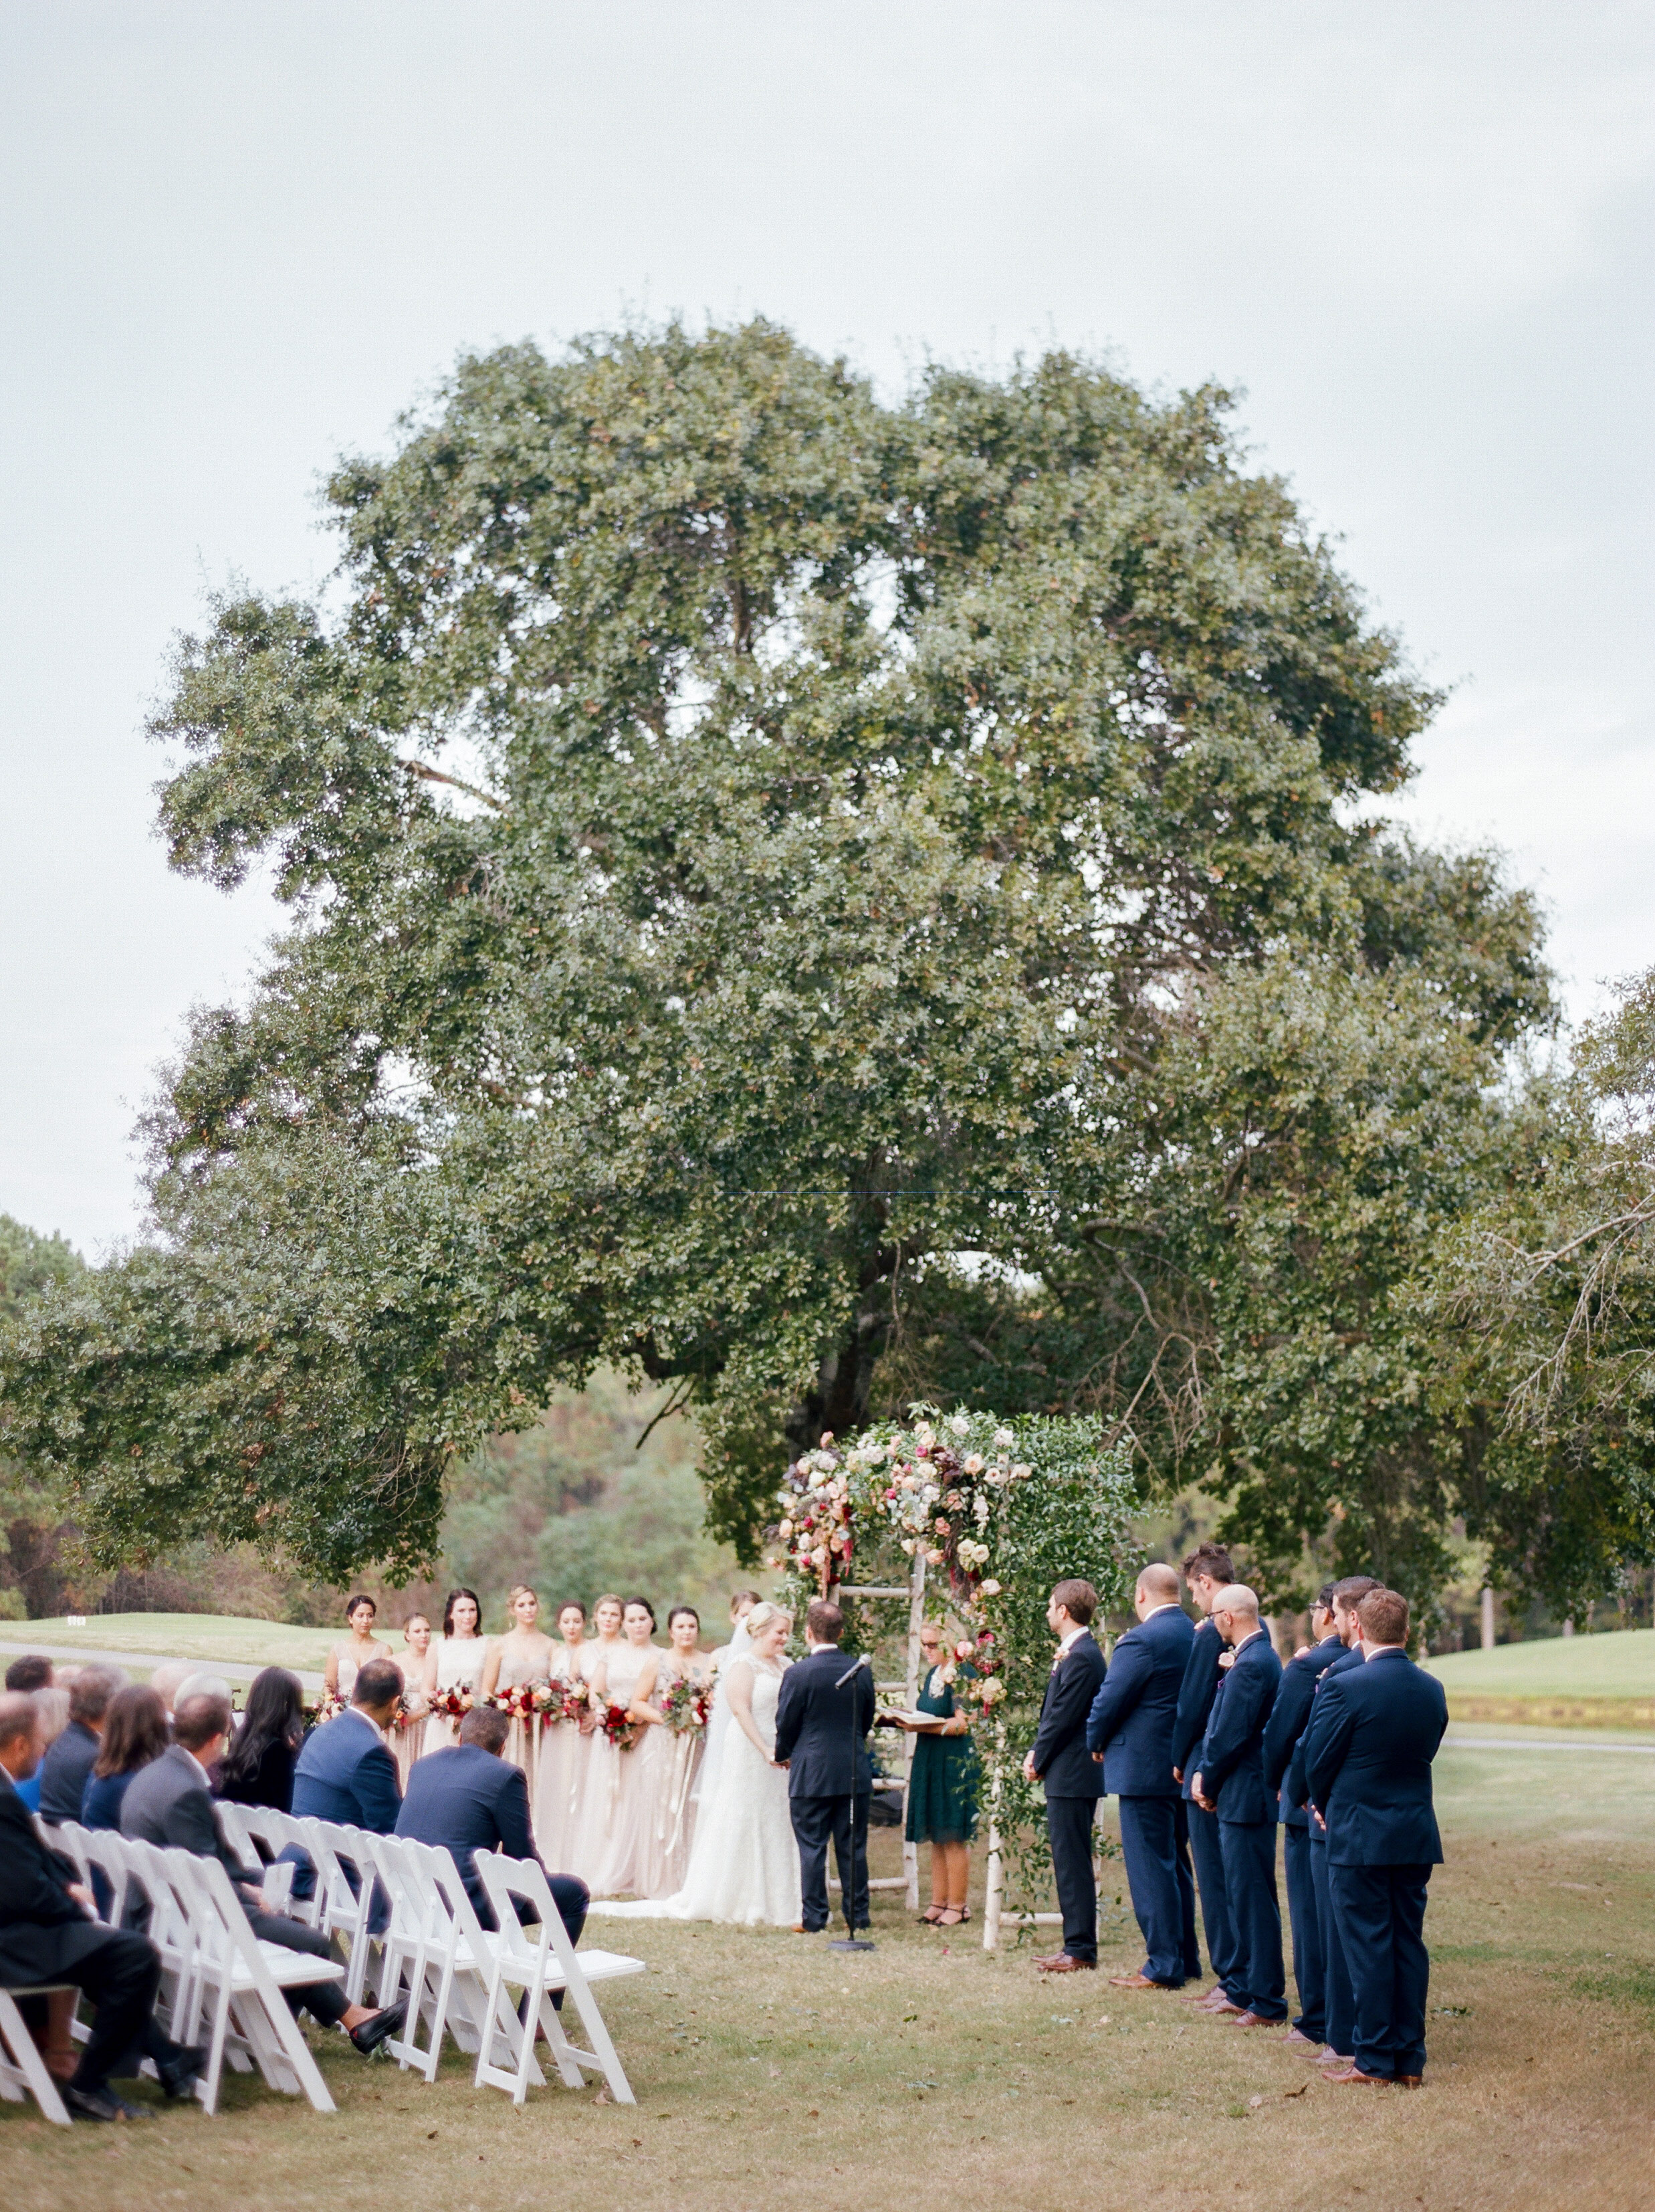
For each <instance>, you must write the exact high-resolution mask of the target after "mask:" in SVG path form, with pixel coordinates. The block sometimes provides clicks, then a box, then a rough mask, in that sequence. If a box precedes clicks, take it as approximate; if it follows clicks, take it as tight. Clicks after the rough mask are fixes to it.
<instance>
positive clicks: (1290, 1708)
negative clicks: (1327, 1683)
mask: <svg viewBox="0 0 1655 2212" xmlns="http://www.w3.org/2000/svg"><path fill="white" fill-rule="evenodd" d="M1343 1650H1344V1646H1343V1644H1341V1643H1340V1641H1339V1639H1338V1638H1337V1636H1327V1637H1324V1638H1323V1639H1322V1641H1321V1642H1320V1643H1319V1644H1315V1645H1313V1646H1312V1649H1311V1650H1308V1651H1299V1652H1295V1653H1294V1656H1293V1657H1292V1658H1291V1659H1289V1660H1288V1663H1287V1665H1286V1667H1285V1668H1283V1669H1282V1686H1281V1688H1280V1689H1279V1690H1278V1691H1277V1692H1276V1703H1275V1704H1274V1705H1272V1706H1271V1708H1270V1726H1269V1727H1268V1728H1267V1729H1265V1730H1264V1787H1265V1789H1266V1790H1276V1792H1277V1793H1278V1795H1277V1802H1278V1804H1279V1806H1280V1808H1281V1814H1282V1820H1284V1821H1285V1822H1286V1824H1287V1826H1288V1827H1289V1828H1303V1827H1307V1826H1309V1824H1310V1815H1309V1814H1308V1813H1306V1810H1305V1793H1304V1791H1303V1790H1300V1792H1299V1794H1298V1795H1297V1796H1294V1794H1293V1792H1292V1791H1291V1790H1289V1789H1288V1788H1287V1787H1286V1786H1285V1785H1286V1777H1287V1773H1288V1768H1289V1767H1290V1766H1291V1765H1292V1764H1293V1754H1294V1752H1295V1751H1296V1750H1297V1749H1298V1747H1299V1739H1300V1736H1301V1735H1303V1734H1304V1732H1305V1728H1306V1723H1308V1721H1309V1719H1310V1706H1311V1700H1312V1699H1313V1698H1314V1697H1315V1695H1316V1684H1317V1681H1318V1680H1319V1677H1320V1675H1321V1672H1322V1669H1323V1668H1325V1667H1331V1665H1332V1663H1333V1662H1334V1661H1335V1660H1336V1659H1337V1657H1338V1656H1339V1655H1340V1654H1341V1652H1343Z"/></svg>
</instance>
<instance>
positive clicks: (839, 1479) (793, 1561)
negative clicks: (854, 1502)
mask: <svg viewBox="0 0 1655 2212" xmlns="http://www.w3.org/2000/svg"><path fill="white" fill-rule="evenodd" d="M776 1497H777V1501H778V1503H779V1504H780V1506H781V1509H782V1512H781V1518H780V1519H779V1521H777V1522H774V1523H773V1525H772V1526H771V1528H769V1530H768V1531H767V1534H769V1536H770V1537H771V1539H772V1541H774V1542H776V1543H778V1544H779V1545H780V1547H781V1550H780V1552H779V1553H778V1554H777V1555H776V1556H775V1557H774V1558H773V1559H772V1560H771V1562H770V1564H771V1565H772V1566H774V1567H789V1568H791V1570H792V1571H793V1573H794V1574H796V1575H797V1576H798V1577H799V1579H800V1580H801V1581H802V1582H807V1583H809V1582H813V1583H815V1584H816V1585H817V1586H818V1588H819V1589H822V1590H823V1591H826V1590H827V1588H828V1586H829V1584H830V1583H836V1582H842V1581H843V1580H844V1572H845V1569H846V1567H848V1566H849V1565H850V1563H851V1554H852V1552H853V1551H854V1550H855V1549H856V1537H855V1533H854V1530H853V1528H852V1521H851V1480H850V1474H849V1473H848V1471H847V1469H846V1463H845V1461H844V1458H843V1456H842V1455H841V1454H840V1453H839V1452H837V1451H835V1450H834V1438H833V1433H832V1431H827V1432H826V1433H825V1434H824V1435H823V1437H822V1439H821V1445H820V1447H819V1448H818V1449H816V1450H815V1451H808V1452H804V1453H802V1454H801V1455H800V1456H799V1457H798V1458H797V1460H795V1461H794V1462H793V1464H792V1466H791V1467H790V1468H788V1470H787V1473H786V1474H785V1476H784V1477H783V1478H782V1483H781V1487H780V1489H779V1491H778V1492H776Z"/></svg>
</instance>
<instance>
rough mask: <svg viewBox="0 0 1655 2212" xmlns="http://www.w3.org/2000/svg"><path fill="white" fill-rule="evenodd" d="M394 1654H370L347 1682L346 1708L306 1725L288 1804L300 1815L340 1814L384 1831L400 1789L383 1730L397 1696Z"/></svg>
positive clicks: (393, 1820)
mask: <svg viewBox="0 0 1655 2212" xmlns="http://www.w3.org/2000/svg"><path fill="white" fill-rule="evenodd" d="M402 1694H403V1678H402V1675H401V1674H400V1672H399V1671H398V1669H397V1662H396V1661H395V1660H394V1659H389V1658H386V1659H370V1660H369V1661H368V1662H367V1665H366V1666H364V1667H362V1668H359V1669H358V1670H357V1672H356V1674H355V1677H354V1679H353V1680H352V1683H351V1692H350V1711H349V1712H345V1713H339V1714H336V1716H335V1717H334V1718H333V1719H332V1720H330V1721H324V1722H323V1723H322V1725H321V1727H320V1728H319V1729H312V1731H311V1733H310V1735H309V1736H308V1737H307V1738H306V1742H305V1747H304V1749H303V1750H302V1751H301V1752H300V1754H299V1764H298V1765H297V1766H296V1767H295V1768H294V1777H293V1810H294V1817H295V1818H296V1819H299V1820H343V1822H345V1823H346V1825H347V1826H350V1827H353V1828H367V1829H368V1830H369V1831H370V1832H372V1833H373V1834H374V1835H376V1836H388V1835H389V1834H390V1833H391V1830H392V1829H393V1828H394V1827H395V1826H396V1825H397V1810H398V1808H399V1807H400V1806H401V1804H402V1791H401V1790H400V1789H399V1788H398V1787H397V1762H396V1760H395V1759H393V1758H392V1757H391V1753H390V1752H389V1751H388V1750H387V1749H386V1747H385V1729H388V1728H389V1727H390V1725H391V1718H392V1716H393V1715H394V1714H395V1712H396V1711H397V1705H398V1704H399V1703H400V1702H401V1699H402Z"/></svg>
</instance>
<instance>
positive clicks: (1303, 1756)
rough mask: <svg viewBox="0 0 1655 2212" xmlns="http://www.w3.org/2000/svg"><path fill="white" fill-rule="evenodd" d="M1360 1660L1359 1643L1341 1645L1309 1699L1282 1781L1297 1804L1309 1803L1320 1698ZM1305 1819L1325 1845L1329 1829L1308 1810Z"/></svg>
mask: <svg viewBox="0 0 1655 2212" xmlns="http://www.w3.org/2000/svg"><path fill="white" fill-rule="evenodd" d="M1333 1641H1334V1642H1335V1643H1336V1644H1338V1643H1339V1639H1338V1638H1337V1636H1336V1637H1335V1638H1334V1639H1333ZM1361 1663H1362V1653H1361V1647H1360V1645H1359V1646H1358V1647H1357V1649H1356V1650H1355V1651H1348V1650H1346V1649H1345V1647H1344V1645H1343V1644H1339V1648H1338V1650H1337V1651H1336V1652H1335V1653H1334V1655H1333V1656H1332V1658H1331V1659H1330V1660H1329V1662H1328V1663H1327V1665H1326V1666H1325V1667H1324V1668H1323V1669H1322V1671H1321V1673H1320V1674H1318V1676H1317V1677H1316V1683H1315V1689H1314V1692H1313V1694H1312V1698H1311V1701H1310V1718H1309V1719H1308V1720H1306V1723H1305V1724H1304V1726H1303V1728H1301V1729H1300V1731H1299V1741H1298V1742H1297V1743H1296V1744H1295V1745H1294V1747H1293V1756H1292V1757H1291V1758H1290V1759H1288V1771H1287V1774H1286V1776H1285V1778H1284V1779H1283V1781H1282V1796H1284V1797H1288V1798H1290V1799H1291V1800H1292V1802H1294V1804H1295V1805H1304V1806H1306V1807H1307V1806H1308V1804H1309V1802H1310V1770H1309V1766H1308V1764H1307V1759H1308V1753H1309V1751H1310V1724H1311V1722H1312V1721H1313V1720H1314V1719H1315V1717H1316V1707H1317V1704H1318V1701H1319V1699H1320V1697H1321V1694H1322V1692H1323V1691H1324V1690H1325V1688H1326V1687H1327V1686H1328V1684H1329V1682H1331V1680H1332V1679H1333V1677H1334V1675H1336V1674H1338V1673H1339V1672H1340V1671H1341V1670H1342V1669H1343V1668H1347V1667H1360V1666H1361ZM1306 1820H1309V1814H1308V1813H1306ZM1309 1828H1310V1840H1311V1841H1312V1843H1313V1844H1325V1842H1326V1841H1327V1831H1326V1829H1325V1828H1324V1827H1322V1826H1319V1823H1318V1822H1316V1821H1315V1820H1309Z"/></svg>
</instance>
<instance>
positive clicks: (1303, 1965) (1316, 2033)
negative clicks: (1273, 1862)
mask: <svg viewBox="0 0 1655 2212" xmlns="http://www.w3.org/2000/svg"><path fill="white" fill-rule="evenodd" d="M1310 1627H1311V1633H1312V1636H1314V1638H1316V1641H1315V1643H1314V1644H1312V1646H1311V1648H1310V1649H1309V1650H1308V1651H1300V1652H1297V1653H1295V1654H1294V1657H1293V1658H1292V1659H1290V1660H1289V1661H1288V1664H1287V1666H1286V1667H1285V1668H1283V1670H1282V1686H1281V1688H1280V1689H1279V1690H1278V1691H1277V1692H1276V1703H1275V1705H1273V1706H1272V1707H1271V1709H1270V1725H1269V1727H1268V1728H1267V1729H1265V1730H1264V1787H1265V1788H1266V1789H1267V1790H1275V1791H1276V1801H1277V1803H1278V1804H1279V1806H1280V1808H1281V1817H1282V1858H1283V1861H1284V1869H1283V1870H1284V1872H1285V1874H1286V1875H1287V1890H1288V1920H1289V1921H1290V1923H1292V1927H1293V1978H1294V1984H1296V1986H1297V1988H1298V1991H1299V2017H1298V2019H1297V2020H1295V2021H1294V2023H1293V2025H1292V2027H1290V2028H1289V2029H1288V2033H1287V2041H1288V2042H1289V2043H1296V2044H1303V2045H1306V2046H1307V2047H1308V2048H1309V2049H1310V2050H1312V2051H1319V2050H1320V2049H1321V2048H1322V2046H1323V2045H1324V2044H1325V2042H1326V2040H1327V1976H1326V1973H1325V1971H1324V1968H1323V1964H1322V1930H1321V1923H1320V1922H1319V1919H1318V1917H1317V1906H1316V1885H1315V1882H1314V1881H1313V1880H1312V1875H1311V1862H1310V1855H1311V1850H1312V1844H1311V1840H1310V1814H1309V1812H1308V1811H1307V1809H1306V1805H1305V1802H1304V1795H1303V1793H1302V1791H1301V1792H1300V1795H1298V1796H1294V1793H1293V1792H1292V1791H1291V1790H1289V1789H1288V1787H1287V1776H1288V1768H1289V1766H1290V1765H1291V1764H1292V1760H1293V1754H1294V1752H1295V1751H1296V1750H1297V1748H1298V1746H1299V1739H1300V1736H1301V1735H1303V1734H1304V1732H1305V1727H1306V1723H1307V1722H1308V1721H1309V1719H1310V1705H1311V1699H1312V1698H1313V1697H1314V1696H1315V1694H1316V1684H1317V1682H1318V1680H1319V1678H1320V1676H1321V1674H1322V1670H1323V1669H1324V1668H1326V1667H1331V1665H1332V1663H1333V1662H1334V1661H1335V1660H1336V1659H1337V1658H1338V1657H1339V1656H1340V1655H1341V1654H1342V1653H1343V1650H1344V1645H1343V1644H1342V1643H1341V1642H1340V1640H1339V1638H1337V1636H1336V1635H1335V1634H1334V1632H1333V1584H1332V1583H1324V1584H1323V1586H1322V1588H1321V1589H1320V1591H1319V1593H1318V1595H1317V1599H1316V1602H1315V1604H1314V1605H1312V1607H1311V1609H1310Z"/></svg>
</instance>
